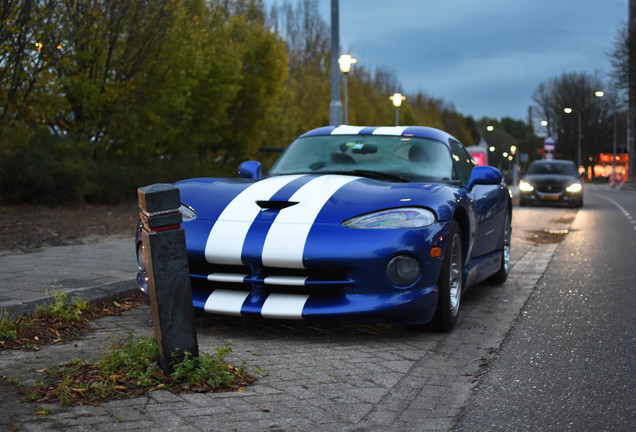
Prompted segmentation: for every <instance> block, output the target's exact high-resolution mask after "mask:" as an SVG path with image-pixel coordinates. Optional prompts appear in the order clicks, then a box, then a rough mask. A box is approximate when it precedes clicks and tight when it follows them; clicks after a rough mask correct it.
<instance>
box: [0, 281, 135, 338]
mask: <svg viewBox="0 0 636 432" xmlns="http://www.w3.org/2000/svg"><path fill="white" fill-rule="evenodd" d="M141 304H142V299H141V295H140V294H136V295H133V296H130V297H127V298H125V299H123V300H119V301H113V302H108V303H100V304H97V305H91V304H89V303H88V302H86V301H84V300H81V299H74V300H72V301H69V300H68V298H67V296H66V294H63V293H61V292H60V291H56V292H55V293H54V294H53V295H52V302H51V303H50V304H48V305H45V306H38V307H37V309H36V311H35V312H34V313H33V314H32V315H22V316H19V317H17V318H10V317H9V315H8V314H7V313H6V311H3V312H0V350H3V349H30V350H39V349H40V347H41V346H42V345H50V344H53V343H62V342H67V341H69V340H73V339H76V338H77V337H79V336H81V335H83V334H85V333H87V332H89V331H90V330H91V329H92V326H91V322H92V321H94V320H96V319H98V318H102V317H104V316H109V315H118V314H120V313H121V312H125V311H128V310H131V309H132V308H134V307H137V306H140V305H141Z"/></svg>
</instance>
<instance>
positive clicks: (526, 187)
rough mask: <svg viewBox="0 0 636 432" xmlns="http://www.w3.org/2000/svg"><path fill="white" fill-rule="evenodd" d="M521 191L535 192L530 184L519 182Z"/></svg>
mask: <svg viewBox="0 0 636 432" xmlns="http://www.w3.org/2000/svg"><path fill="white" fill-rule="evenodd" d="M519 190H520V191H522V192H532V191H533V190H534V187H532V185H531V184H530V183H528V182H525V181H523V180H521V181H520V182H519Z"/></svg>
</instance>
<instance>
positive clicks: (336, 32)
mask: <svg viewBox="0 0 636 432" xmlns="http://www.w3.org/2000/svg"><path fill="white" fill-rule="evenodd" d="M338 57H340V17H339V11H338V0H331V102H330V104H329V124H330V125H332V126H338V125H340V123H341V122H342V102H340V68H339V67H338Z"/></svg>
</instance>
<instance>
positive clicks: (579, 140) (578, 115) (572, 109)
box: [563, 108, 581, 169]
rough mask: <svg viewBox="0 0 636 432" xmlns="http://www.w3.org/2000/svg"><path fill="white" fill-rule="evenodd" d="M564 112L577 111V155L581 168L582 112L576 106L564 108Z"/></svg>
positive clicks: (578, 164)
mask: <svg viewBox="0 0 636 432" xmlns="http://www.w3.org/2000/svg"><path fill="white" fill-rule="evenodd" d="M563 112H564V113H566V114H572V113H573V112H574V113H576V115H577V117H578V125H579V127H578V135H579V136H578V155H577V166H578V168H579V169H581V113H580V112H579V111H577V110H575V109H574V108H563Z"/></svg>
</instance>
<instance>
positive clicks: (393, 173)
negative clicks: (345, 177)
mask: <svg viewBox="0 0 636 432" xmlns="http://www.w3.org/2000/svg"><path fill="white" fill-rule="evenodd" d="M306 173H311V174H325V173H343V174H347V173H350V174H353V175H362V176H369V177H376V178H387V179H391V178H394V179H401V180H403V181H409V180H427V179H431V180H433V179H434V180H451V178H452V173H453V164H452V160H451V155H450V150H449V149H448V147H447V146H446V145H445V144H443V143H441V142H439V141H435V140H431V139H423V138H416V137H404V136H380V135H323V136H308V137H303V138H298V139H297V140H296V141H294V142H293V143H291V145H290V146H289V148H288V149H287V150H286V151H285V153H283V154H282V156H281V157H280V159H279V160H278V161H277V162H276V164H274V166H273V167H272V169H271V170H270V172H269V174H270V175H283V174H306Z"/></svg>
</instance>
